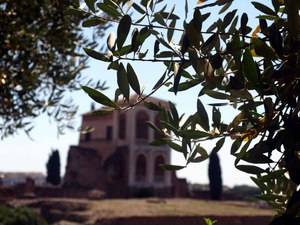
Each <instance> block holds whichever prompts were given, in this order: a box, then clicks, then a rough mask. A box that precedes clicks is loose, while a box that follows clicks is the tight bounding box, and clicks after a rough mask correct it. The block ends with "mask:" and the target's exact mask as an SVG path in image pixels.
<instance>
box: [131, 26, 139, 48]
mask: <svg viewBox="0 0 300 225" xmlns="http://www.w3.org/2000/svg"><path fill="white" fill-rule="evenodd" d="M138 34H139V30H138V29H137V28H134V30H133V31H132V34H131V46H132V51H133V52H134V53H135V52H137V51H138V49H139V46H140V43H139V42H138V41H137V36H138Z"/></svg>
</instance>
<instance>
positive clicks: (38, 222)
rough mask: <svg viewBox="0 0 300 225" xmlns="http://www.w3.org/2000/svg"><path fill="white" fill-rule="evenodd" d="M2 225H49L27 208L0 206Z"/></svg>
mask: <svg viewBox="0 0 300 225" xmlns="http://www.w3.org/2000/svg"><path fill="white" fill-rule="evenodd" d="M0 224H1V225H47V222H46V221H45V220H44V219H42V218H41V217H39V216H38V215H37V214H36V213H35V212H34V211H33V210H31V209H29V208H27V207H16V208H10V207H6V206H3V205H0Z"/></svg>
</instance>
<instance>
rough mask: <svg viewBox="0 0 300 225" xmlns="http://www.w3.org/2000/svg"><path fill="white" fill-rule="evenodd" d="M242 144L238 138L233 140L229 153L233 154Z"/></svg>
mask: <svg viewBox="0 0 300 225" xmlns="http://www.w3.org/2000/svg"><path fill="white" fill-rule="evenodd" d="M241 145H242V141H241V140H240V139H237V140H235V141H234V142H233V143H232V145H231V150H230V154H231V155H234V154H235V153H236V152H237V151H238V150H239V148H240V147H241Z"/></svg>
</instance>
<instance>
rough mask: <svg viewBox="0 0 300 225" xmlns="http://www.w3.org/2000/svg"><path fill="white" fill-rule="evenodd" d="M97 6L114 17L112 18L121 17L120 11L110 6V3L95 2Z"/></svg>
mask: <svg viewBox="0 0 300 225" xmlns="http://www.w3.org/2000/svg"><path fill="white" fill-rule="evenodd" d="M96 5H97V6H98V8H99V9H101V10H102V11H103V12H105V13H107V14H108V15H110V16H112V17H114V18H119V17H121V16H122V15H121V13H120V12H118V10H117V9H115V8H114V7H112V6H111V5H108V4H105V3H102V2H100V3H97V4H96Z"/></svg>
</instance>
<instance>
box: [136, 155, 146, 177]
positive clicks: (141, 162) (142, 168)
mask: <svg viewBox="0 0 300 225" xmlns="http://www.w3.org/2000/svg"><path fill="white" fill-rule="evenodd" d="M135 179H136V180H137V181H145V180H146V157H145V156H144V155H138V157H137V158H136V162H135Z"/></svg>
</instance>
